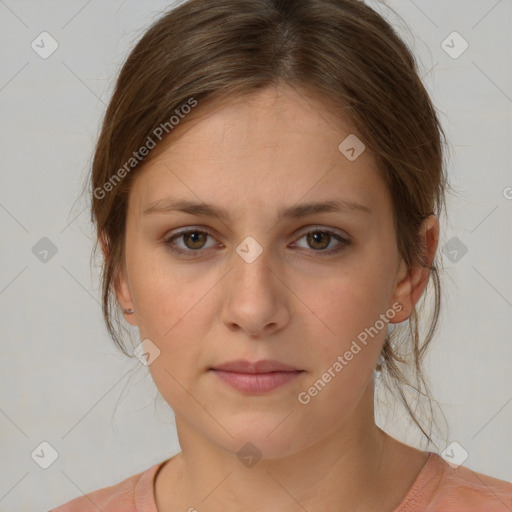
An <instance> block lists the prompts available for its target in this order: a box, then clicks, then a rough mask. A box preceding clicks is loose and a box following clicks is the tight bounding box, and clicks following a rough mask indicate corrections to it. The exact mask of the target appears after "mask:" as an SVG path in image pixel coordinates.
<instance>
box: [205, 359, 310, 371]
mask: <svg viewBox="0 0 512 512" xmlns="http://www.w3.org/2000/svg"><path fill="white" fill-rule="evenodd" d="M210 369H211V370H222V371H225V372H236V373H252V374H254V373H272V372H298V371H302V370H300V369H299V368H295V367H294V366H290V365H289V364H285V363H282V362H281V361H277V360H275V359H262V360H260V361H255V362H250V361H246V360H245V359H237V360H236V361H229V362H227V363H223V364H219V365H216V366H214V367H212V368H210Z"/></svg>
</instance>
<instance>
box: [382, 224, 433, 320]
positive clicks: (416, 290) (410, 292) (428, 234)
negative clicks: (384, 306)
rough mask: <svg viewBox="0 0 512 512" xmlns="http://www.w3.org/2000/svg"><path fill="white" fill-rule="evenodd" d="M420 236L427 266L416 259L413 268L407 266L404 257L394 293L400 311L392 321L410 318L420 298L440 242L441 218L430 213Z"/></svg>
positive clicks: (422, 225)
mask: <svg viewBox="0 0 512 512" xmlns="http://www.w3.org/2000/svg"><path fill="white" fill-rule="evenodd" d="M419 236H420V239H421V243H422V247H423V248H424V252H425V257H426V262H425V263H426V266H424V264H423V263H422V262H421V261H415V262H414V263H413V266H412V268H411V269H408V268H407V265H406V263H405V262H404V260H403V259H401V261H400V265H399V269H398V272H397V283H396V286H395V290H394V293H393V303H396V302H398V303H400V304H401V305H402V308H403V309H402V310H401V311H399V312H398V313H397V314H396V315H395V317H394V318H393V320H392V321H391V320H390V321H391V323H400V322H403V321H405V320H407V319H408V318H409V316H410V315H411V313H412V311H413V309H414V306H415V305H416V303H417V302H418V301H419V300H420V297H421V296H422V294H423V292H424V290H425V287H426V286H427V283H428V279H429V277H430V267H431V265H432V261H433V260H434V256H435V253H436V250H437V245H438V242H439V220H438V218H437V217H436V216H435V215H429V216H428V217H427V218H426V219H425V220H424V221H423V222H422V224H421V226H420V231H419Z"/></svg>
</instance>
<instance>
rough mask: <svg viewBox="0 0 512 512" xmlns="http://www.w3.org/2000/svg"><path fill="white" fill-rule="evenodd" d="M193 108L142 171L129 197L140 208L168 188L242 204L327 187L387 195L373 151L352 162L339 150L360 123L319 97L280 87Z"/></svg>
mask: <svg viewBox="0 0 512 512" xmlns="http://www.w3.org/2000/svg"><path fill="white" fill-rule="evenodd" d="M195 108H196V111H195V112H194V114H193V116H194V117H191V118H190V119H189V120H188V121H187V120H185V121H186V122H185V123H184V125H183V126H182V127H180V128H181V132H176V133H175V134H173V138H172V139H170V138H169V139H167V140H166V139H164V140H163V141H162V142H161V143H160V146H158V147H157V152H158V153H157V156H156V157H154V158H152V159H151V160H150V161H149V162H148V163H146V164H145V165H144V166H143V167H142V169H139V170H138V171H137V172H138V175H137V177H136V180H135V182H134V184H133V186H132V191H131V197H133V201H132V204H133V205H134V206H136V207H137V209H138V210H139V212H142V210H143V209H145V208H146V207H147V205H148V204H149V203H151V202H155V201H157V200H159V199H162V198H164V197H168V196H169V195H177V196H179V197H189V198H191V199H196V200H201V199H203V200H204V201H206V198H210V199H211V198H212V197H215V198H217V199H218V200H219V201H222V203H224V204H225V203H230V204H231V206H232V208H233V209H234V210H236V209H237V208H238V209H243V208H248V207H255V208H259V209H265V208H267V209H268V207H269V206H270V204H271V203H276V204H277V203H279V204H283V202H287V203H288V202H290V203H293V202H298V201H300V200H301V199H302V198H303V199H304V200H313V199H315V198H318V197H319V196H322V195H323V196H325V195H326V193H330V195H336V194H338V195H340V196H343V197H348V196H350V197H348V198H349V199H351V200H354V201H355V200H357V199H361V200H362V199H363V198H365V197H366V198H367V200H369V201H373V202H378V200H379V197H378V196H379V195H382V194H386V191H385V190H382V189H383V188H384V183H383V182H382V180H381V178H380V176H379V173H378V169H377V167H376V163H375V160H374V158H373V156H372V155H371V153H370V151H369V150H364V151H363V152H362V153H361V154H360V156H359V157H358V158H357V159H356V160H354V161H350V160H349V159H348V158H347V157H346V156H345V155H344V154H343V153H342V152H340V149H339V145H340V143H341V142H342V141H343V140H345V139H346V138H347V137H348V136H353V135H354V132H355V130H354V129H353V128H352V126H351V124H350V123H349V122H348V120H347V119H343V118H339V117H335V116H334V115H333V114H332V113H331V112H330V111H329V109H328V106H326V104H325V103H324V102H322V101H320V100H319V99H318V97H314V96H311V95H309V94H305V93H303V92H300V91H299V92H297V91H295V90H293V89H291V88H282V87H279V88H270V89H266V90H262V91H259V92H257V93H254V94H251V95H248V96H241V97H237V98H233V99H231V100H229V99H228V100H223V101H222V102H219V103H218V104H215V103H213V104H211V103H210V104H209V105H208V106H205V105H203V106H202V105H201V104H200V103H199V104H198V106H197V107H195ZM201 108H203V109H202V110H201ZM176 135H177V136H176ZM153 151H155V150H153ZM381 199H382V198H381ZM285 200H286V201H285ZM207 202H212V201H207Z"/></svg>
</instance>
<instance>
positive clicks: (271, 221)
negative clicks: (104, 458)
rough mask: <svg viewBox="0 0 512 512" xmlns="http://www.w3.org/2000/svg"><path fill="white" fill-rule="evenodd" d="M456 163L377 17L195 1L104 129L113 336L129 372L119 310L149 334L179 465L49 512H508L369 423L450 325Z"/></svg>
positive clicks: (426, 454) (308, 1) (132, 58)
mask: <svg viewBox="0 0 512 512" xmlns="http://www.w3.org/2000/svg"><path fill="white" fill-rule="evenodd" d="M443 140H444V136H443V132H442V129H441V127H440V125H439V122H438V119H437V116H436V113H435V109H434V107H433V105H432V103H431V101H430V99H429V97H428V94H427V93H426V91H425V89H424V87H423V85H422V83H421V80H420V78H419V77H418V73H417V68H416V64H415V61H414V58H413V57H412V55H411V53H410V52H409V50H408V49H407V47H406V46H405V44H404V43H403V42H402V41H401V40H400V39H399V38H398V37H397V36H396V34H395V33H394V31H393V30H392V28H391V27H390V26H389V24H388V23H387V22H386V21H385V20H384V19H383V18H382V17H380V16H379V15H378V14H377V13H376V12H375V11H373V10H372V9H371V8H369V7H368V6H366V5H365V4H363V3H362V2H359V1H356V0H305V1H302V2H299V1H297V0H295V1H290V0H289V1H286V0H266V1H265V0H219V1H216V2H208V1H206V0H189V1H188V2H185V3H183V4H181V5H180V6H178V7H177V8H175V9H173V10H172V11H169V12H168V13H166V14H165V15H164V16H162V17H161V18H160V19H159V20H158V21H157V22H156V23H155V24H153V26H152V27H150V29H149V30H148V31H147V32H146V33H145V34H144V36H143V37H142V39H141V40H140V41H139V43H138V44H137V45H136V47H135V48H134V50H133V51H132V52H131V54H130V55H129V57H128V59H127V61H126V63H125V65H124V67H123V69H122V70H121V73H120V76H119V78H118V81H117V85H116V89H115V91H114V94H113V97H112V99H111V101H110V104H109V106H108V109H107V112H106V115H105V119H104V123H103V127H102V131H101V134H100V136H99V140H98V145H97V148H96V153H95V158H94V163H93V169H92V174H91V191H92V195H93V200H92V215H93V219H94V221H95V223H96V226H97V234H98V241H99V242H100V244H101V247H102V251H103V254H104V257H105V268H104V274H103V285H104V286H103V308H104V315H105V320H106V322H107V326H108V328H109V331H110V333H111V334H112V337H113V339H114V341H115V342H116V343H117V344H118V345H119V347H120V348H121V349H122V350H123V351H125V353H127V355H129V350H128V349H127V348H126V347H125V346H124V345H123V342H122V340H121V337H120V335H119V333H118V332H117V329H116V326H115V322H114V320H113V315H114V314H115V312H116V308H117V307H120V308H122V311H123V313H124V315H125V318H126V320H127V321H128V322H129V323H130V324H131V325H133V326H136V327H137V328H138V330H139V333H140V339H141V340H143V341H142V343H141V344H140V345H139V346H138V347H137V349H136V351H135V353H136V354H137V355H138V357H139V358H140V359H141V360H142V361H143V362H144V364H146V365H147V366H148V368H149V371H150V372H151V375H152V377H153V379H154V382H155V384H156V386H157V387H158V390H159V391H160V393H161V394H162V396H163V397H164V399H165V400H166V401H167V403H168V404H169V406H170V407H171V408H172V410H173V411H174V413H175V418H176V426H177V432H178V437H179V441H180V446H181V449H182V451H181V452H180V453H178V454H177V455H175V456H174V457H172V458H170V459H167V460H164V461H162V462H161V463H159V464H156V465H154V466H152V467H151V468H149V469H147V470H145V471H143V472H142V473H140V474H138V475H134V476H132V477H130V478H128V479H126V480H124V481H123V482H120V483H119V484H116V485H114V486H111V487H107V488H104V489H99V490H97V491H95V492H92V493H90V494H88V495H87V496H82V497H79V498H76V499H75V500H72V501H71V502H69V503H67V504H65V505H62V506H61V507H58V508H56V509H54V512H72V511H79V510H80V511H81V512H86V511H89V510H90V511H93V510H94V511H96V510H98V509H100V510H102V511H103V512H110V511H112V512H113V511H120V510H137V511H138V512H142V511H144V512H171V511H176V510H208V511H213V512H216V511H220V510H222V511H231V510H241V509H243V510H251V511H256V510H279V511H281V512H282V511H285V512H288V511H290V512H292V511H299V510H308V511H314V510H324V511H325V510H327V511H338V510H351V511H356V510H361V511H363V510H364V511H374V510H375V511H377V510H378V511H381V512H387V511H389V512H392V511H395V512H397V511H412V510H414V511H420V510H421V511H423V510H429V511H430V510H432V511H433V510H436V511H437V510H442V511H455V510H458V511H459V510H486V511H498V510H500V511H501V510H510V507H512V501H511V496H512V484H510V483H507V482H504V481H502V480H498V479H496V478H492V477H490V476H486V475H482V474H479V473H475V472H474V471H472V470H470V469H469V468H466V467H464V466H461V465H459V464H452V465H449V464H448V463H447V462H445V461H444V460H443V459H442V458H441V457H440V456H439V455H437V454H436V453H434V452H431V451H423V450H419V449H417V448H414V447H412V446H408V445H407V444H404V443H402V442H400V441H399V440H397V439H394V438H393V437H391V436H390V435H388V434H386V433H385V432H384V431H383V430H382V429H380V428H379V427H378V426H377V425H376V424H375V420H374V385H375V375H376V373H380V372H383V373H384V374H386V375H388V376H389V377H390V378H391V380H392V381H393V382H394V383H395V384H397V385H398V386H400V384H402V383H404V382H405V372H403V371H402V367H401V364H402V363H401V360H400V355H399V353H400V350H401V349H402V348H403V347H404V346H409V347H411V350H412V354H413V357H412V360H411V361H410V362H409V364H410V365H411V367H412V368H413V370H417V382H421V371H420V362H421V357H422V355H423V353H424V350H425V348H426V347H427V345H428V343H429V341H430V340H431V338H432V335H433V332H434V328H435V325H436V322H437V316H438V312H439V306H440V283H439V279H438V274H437V267H436V249H437V245H438V239H439V220H438V218H439V215H440V213H441V211H442V206H443V201H444V192H445V188H446V181H445V174H444V172H445V171H444V166H443V151H442V149H443ZM428 283H431V285H432V286H434V291H435V305H434V315H433V318H432V319H431V323H430V326H429V327H430V328H429V330H428V335H427V337H426V338H425V339H420V336H419V329H418V315H417V308H416V306H417V305H418V302H419V301H420V298H422V296H423V295H424V293H425V291H426V289H427V284H428ZM404 361H405V360H404ZM411 414H413V413H412V411H411ZM413 419H414V421H416V422H417V424H418V426H419V428H420V429H421V430H422V431H423V433H424V434H425V437H426V438H427V439H429V440H430V435H429V433H428V432H426V431H425V430H424V429H423V426H422V424H421V422H420V421H419V420H418V419H417V418H416V417H415V416H414V414H413ZM141 435H142V436H143V435H144V433H142V434H141Z"/></svg>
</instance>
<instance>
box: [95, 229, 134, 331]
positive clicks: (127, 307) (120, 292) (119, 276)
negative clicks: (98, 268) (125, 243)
mask: <svg viewBox="0 0 512 512" xmlns="http://www.w3.org/2000/svg"><path fill="white" fill-rule="evenodd" d="M100 243H101V249H102V251H103V256H104V258H105V262H107V261H108V260H109V257H110V244H109V242H108V239H107V237H106V236H104V235H101V236H100ZM112 284H113V286H114V290H115V293H116V298H117V302H118V304H119V305H120V307H121V308H122V310H123V314H124V315H133V316H132V317H129V318H127V319H126V320H127V321H128V323H130V324H131V325H137V323H136V320H135V315H134V313H135V311H134V309H133V305H132V299H131V294H130V288H129V286H128V280H127V278H126V272H125V269H124V265H122V264H121V266H120V268H119V270H118V271H117V272H116V273H115V275H114V277H113V279H112Z"/></svg>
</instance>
